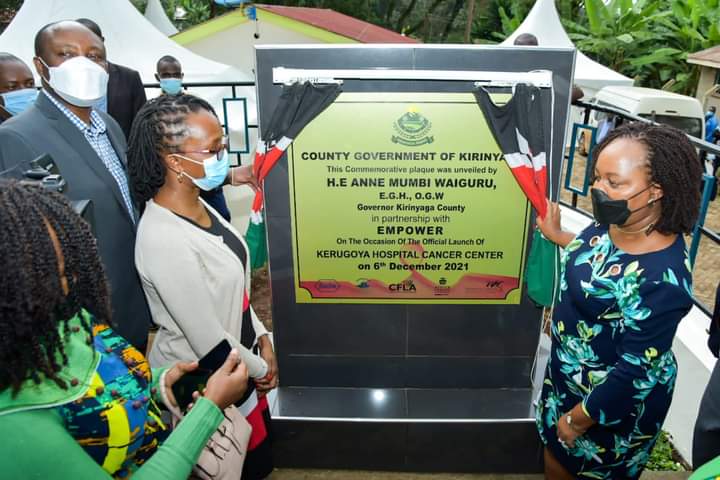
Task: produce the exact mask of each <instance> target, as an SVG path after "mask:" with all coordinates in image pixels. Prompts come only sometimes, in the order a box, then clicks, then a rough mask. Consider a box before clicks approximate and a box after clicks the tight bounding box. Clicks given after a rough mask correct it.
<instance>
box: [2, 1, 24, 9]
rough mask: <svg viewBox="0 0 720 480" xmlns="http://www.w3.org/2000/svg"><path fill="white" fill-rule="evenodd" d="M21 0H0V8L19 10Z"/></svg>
mask: <svg viewBox="0 0 720 480" xmlns="http://www.w3.org/2000/svg"><path fill="white" fill-rule="evenodd" d="M22 3H23V0H0V10H5V9H9V10H19V9H20V7H21V6H22Z"/></svg>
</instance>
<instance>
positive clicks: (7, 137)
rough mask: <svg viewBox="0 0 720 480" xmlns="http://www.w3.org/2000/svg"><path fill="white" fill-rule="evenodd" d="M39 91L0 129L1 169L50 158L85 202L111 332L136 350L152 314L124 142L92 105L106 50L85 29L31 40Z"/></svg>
mask: <svg viewBox="0 0 720 480" xmlns="http://www.w3.org/2000/svg"><path fill="white" fill-rule="evenodd" d="M35 55H36V57H35V59H34V65H35V69H36V70H37V73H38V74H39V76H40V77H41V78H42V86H43V90H42V92H41V93H40V94H39V95H38V97H37V100H36V101H35V103H34V104H33V105H31V106H30V107H29V108H27V110H25V112H24V113H23V114H22V115H19V116H17V117H14V118H12V119H10V120H8V121H6V122H4V123H3V125H2V126H0V170H3V171H4V170H7V169H9V168H12V167H13V166H15V165H21V166H22V167H23V168H18V169H17V171H18V172H19V171H22V170H24V169H25V168H24V165H26V164H27V163H28V162H29V161H30V160H32V159H34V158H37V157H39V156H41V155H44V154H48V155H50V157H51V158H52V159H53V160H54V162H55V164H56V165H57V167H58V169H59V170H60V173H61V175H62V176H63V178H64V179H65V180H66V181H67V185H68V186H67V188H66V190H65V192H64V193H65V194H66V195H67V196H68V197H69V198H70V199H73V200H85V199H87V200H91V201H92V208H93V221H94V229H95V235H96V237H97V240H98V248H99V251H100V256H101V258H102V261H103V265H104V267H105V272H106V274H107V276H108V280H109V283H110V288H111V294H112V298H111V302H112V305H111V306H112V309H113V321H114V325H113V327H114V328H115V330H116V331H117V332H118V333H120V335H122V336H124V337H125V338H127V339H128V340H129V341H130V342H131V343H133V344H134V345H135V346H136V347H139V348H141V349H142V348H143V347H144V345H145V344H146V342H147V333H148V328H149V326H150V313H149V310H148V307H147V302H146V301H145V297H144V294H143V291H142V287H141V285H140V281H139V279H138V275H137V272H136V270H135V268H134V266H133V255H134V254H133V250H134V244H135V230H136V223H137V210H136V209H135V206H134V204H133V200H132V197H131V195H130V189H129V186H128V179H127V171H126V170H127V169H126V159H125V152H126V150H127V145H126V142H125V136H124V135H123V132H122V130H121V129H120V127H119V126H118V124H117V122H115V120H113V119H112V118H111V117H109V116H108V115H107V114H105V113H104V112H99V111H96V110H94V109H93V105H95V104H96V103H97V101H98V100H99V99H100V98H101V97H102V96H103V95H104V94H105V92H106V89H107V81H108V74H107V71H106V59H105V47H104V46H103V43H102V41H101V40H100V38H98V37H97V36H96V35H95V34H94V33H93V32H91V31H90V30H88V29H87V28H86V27H85V26H83V25H81V24H79V23H77V22H74V21H62V22H57V23H53V24H50V25H47V26H45V27H43V28H42V29H41V30H40V31H39V32H38V34H37V35H36V37H35Z"/></svg>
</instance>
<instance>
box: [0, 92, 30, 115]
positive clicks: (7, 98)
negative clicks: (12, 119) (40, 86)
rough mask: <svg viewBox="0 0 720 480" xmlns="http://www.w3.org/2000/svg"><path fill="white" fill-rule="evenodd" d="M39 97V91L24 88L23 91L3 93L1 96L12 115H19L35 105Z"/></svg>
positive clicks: (6, 108)
mask: <svg viewBox="0 0 720 480" xmlns="http://www.w3.org/2000/svg"><path fill="white" fill-rule="evenodd" d="M37 95H38V91H37V90H35V89H34V88H23V89H22V90H13V91H12V92H6V93H3V94H2V95H1V96H2V97H3V102H5V105H4V107H5V110H7V111H8V112H9V113H10V114H11V115H17V114H18V113H20V112H23V111H25V110H26V109H27V108H28V107H29V106H30V105H32V104H33V103H35V99H36V98H37Z"/></svg>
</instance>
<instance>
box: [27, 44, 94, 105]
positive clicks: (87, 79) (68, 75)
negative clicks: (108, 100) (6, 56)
mask: <svg viewBox="0 0 720 480" xmlns="http://www.w3.org/2000/svg"><path fill="white" fill-rule="evenodd" d="M40 61H41V62H42V63H43V65H45V66H46V67H47V69H48V71H49V72H50V78H49V79H47V78H45V79H44V80H45V81H46V82H47V83H48V84H49V85H50V86H51V87H52V89H53V90H55V93H57V94H58V95H60V97H61V98H62V99H63V100H65V101H66V102H68V103H70V104H72V105H75V106H76V107H92V106H93V105H95V104H96V103H97V102H98V101H99V100H100V99H101V98H102V97H104V96H105V95H106V93H107V83H108V73H107V72H106V71H105V69H104V68H102V67H101V66H100V65H98V64H97V63H95V62H93V61H92V60H90V59H88V58H87V57H83V56H78V57H73V58H71V59H69V60H66V61H64V62H63V63H61V64H60V65H58V66H57V67H50V66H48V64H47V63H45V62H44V61H43V60H42V58H41V59H40Z"/></svg>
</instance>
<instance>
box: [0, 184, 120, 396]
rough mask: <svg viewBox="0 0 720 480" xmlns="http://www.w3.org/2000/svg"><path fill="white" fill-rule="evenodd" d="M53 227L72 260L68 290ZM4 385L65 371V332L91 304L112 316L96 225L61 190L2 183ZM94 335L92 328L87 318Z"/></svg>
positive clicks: (67, 260)
mask: <svg viewBox="0 0 720 480" xmlns="http://www.w3.org/2000/svg"><path fill="white" fill-rule="evenodd" d="M49 229H52V230H53V231H54V233H55V236H56V238H57V242H58V243H59V246H60V251H61V253H62V258H63V259H64V264H65V275H64V277H65V279H67V286H68V288H69V293H68V294H67V295H65V293H64V291H63V286H62V285H63V281H62V280H63V279H62V277H61V272H60V270H59V265H58V254H57V252H56V248H55V245H54V243H53V239H52V237H51V234H50V230H49ZM0 292H2V293H1V294H0V391H3V390H5V389H7V388H12V393H13V395H15V394H17V392H18V391H19V390H20V388H21V386H22V384H23V382H25V381H26V380H28V379H32V380H33V381H34V382H35V383H39V382H40V381H41V380H42V377H43V376H44V377H45V378H48V379H51V380H53V381H54V382H55V383H56V384H57V385H58V386H60V387H61V388H67V385H66V384H65V382H64V381H63V380H62V379H61V378H59V377H58V375H57V374H58V372H60V371H61V369H62V368H63V366H64V365H67V361H68V357H67V354H66V352H65V346H64V344H63V341H62V337H61V335H60V331H61V330H62V331H64V333H65V334H68V333H69V331H70V327H69V324H68V320H70V319H71V318H72V317H74V316H75V315H76V314H77V313H79V312H80V310H81V309H82V308H85V309H86V310H88V311H89V312H90V313H92V314H93V315H95V317H96V318H97V320H98V321H100V322H104V323H107V322H109V321H110V303H109V300H108V286H107V282H106V280H105V273H104V270H103V267H102V264H101V263H100V258H99V256H98V252H97V247H96V243H95V238H94V237H93V235H92V233H91V231H90V227H89V226H88V224H87V223H85V221H84V220H82V219H81V218H80V216H78V215H77V214H76V213H75V212H74V211H73V210H72V207H71V206H70V204H69V203H68V201H67V200H66V199H65V197H63V196H62V195H60V194H57V193H54V192H48V191H47V190H43V189H42V188H40V187H35V186H28V185H22V184H20V183H18V182H5V181H3V182H0ZM82 323H83V328H84V329H85V331H86V332H87V333H88V334H91V326H90V325H89V324H88V323H87V322H86V321H85V320H83V322H82Z"/></svg>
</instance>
